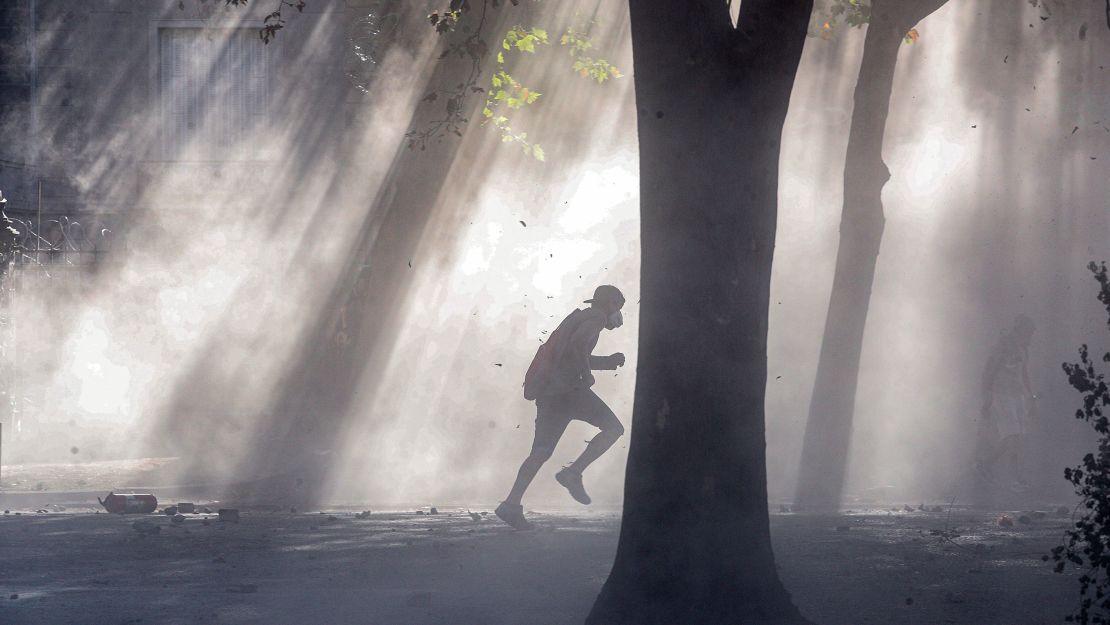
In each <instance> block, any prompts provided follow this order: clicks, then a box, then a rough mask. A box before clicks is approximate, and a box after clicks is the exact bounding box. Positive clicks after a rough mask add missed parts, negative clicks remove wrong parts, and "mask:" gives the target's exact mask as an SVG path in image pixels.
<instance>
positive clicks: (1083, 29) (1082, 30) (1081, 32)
mask: <svg viewBox="0 0 1110 625" xmlns="http://www.w3.org/2000/svg"><path fill="white" fill-rule="evenodd" d="M1086 38H1087V23H1086V22H1084V23H1083V25H1082V26H1080V27H1079V40H1080V41H1083V40H1084V39H1086Z"/></svg>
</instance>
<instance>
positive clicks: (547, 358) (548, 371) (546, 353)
mask: <svg viewBox="0 0 1110 625" xmlns="http://www.w3.org/2000/svg"><path fill="white" fill-rule="evenodd" d="M582 312H584V311H582V310H581V309H579V310H575V311H574V312H572V313H570V314H569V315H567V318H566V319H563V322H562V323H560V324H559V327H557V328H555V331H554V332H552V333H551V337H550V338H548V339H547V342H545V343H544V344H543V345H540V348H539V349H538V350H536V355H535V356H534V357H533V358H532V364H531V365H529V366H528V372H527V373H525V374H524V399H527V400H529V401H534V400H535V399H536V398H537V397H539V396H540V395H542V394H543V392H544V390H546V389H547V386H548V385H549V384H550V383H551V377H552V375H554V373H555V368H556V365H557V363H558V362H559V358H561V357H562V355H563V352H564V351H566V346H567V343H568V342H569V341H570V337H571V335H572V334H574V330H575V329H577V328H578V324H579V323H581V322H582V315H581V313H582Z"/></svg>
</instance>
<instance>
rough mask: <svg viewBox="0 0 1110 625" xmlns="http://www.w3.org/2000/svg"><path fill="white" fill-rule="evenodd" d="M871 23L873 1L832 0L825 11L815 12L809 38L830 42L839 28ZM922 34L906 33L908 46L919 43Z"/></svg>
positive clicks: (858, 26) (910, 31)
mask: <svg viewBox="0 0 1110 625" xmlns="http://www.w3.org/2000/svg"><path fill="white" fill-rule="evenodd" d="M870 23H871V0H831V2H830V4H829V5H828V6H827V8H825V9H820V10H817V9H815V10H814V11H813V18H812V20H811V23H810V28H809V36H811V37H819V38H821V39H825V40H829V39H832V38H833V37H835V36H836V32H837V30H838V27H840V25H841V24H843V25H844V26H845V27H847V28H862V27H863V26H864V25H865V24H870ZM918 37H920V34H919V33H918V32H917V29H916V28H912V29H910V30H909V32H907V33H906V36H905V42H906V43H907V44H913V43H917V39H918Z"/></svg>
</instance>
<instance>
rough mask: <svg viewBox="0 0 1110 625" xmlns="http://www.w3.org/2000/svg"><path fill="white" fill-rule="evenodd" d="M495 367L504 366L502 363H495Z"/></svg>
mask: <svg viewBox="0 0 1110 625" xmlns="http://www.w3.org/2000/svg"><path fill="white" fill-rule="evenodd" d="M493 366H495V367H500V366H502V365H501V363H499V362H495V363H493Z"/></svg>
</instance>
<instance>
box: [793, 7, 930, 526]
mask: <svg viewBox="0 0 1110 625" xmlns="http://www.w3.org/2000/svg"><path fill="white" fill-rule="evenodd" d="M945 1H946V0H926V1H923V2H918V3H917V4H916V5H910V4H909V3H908V2H912V0H894V1H890V0H886V1H884V0H875V1H874V2H873V4H872V19H871V23H870V24H869V25H868V27H867V36H866V39H865V41H864V47H863V60H862V62H861V63H860V69H859V78H858V79H857V82H856V91H855V109H854V110H853V112H852V125H851V129H850V131H849V135H848V152H847V158H846V160H845V164H844V206H843V212H842V214H841V221H840V247H839V249H838V251H837V256H836V273H835V274H834V276H833V287H832V293H831V295H830V298H829V309H828V314H827V316H826V317H825V333H824V336H823V338H822V341H821V355H820V359H819V361H818V363H817V378H816V380H815V381H814V386H813V395H812V397H811V400H810V406H809V420H808V422H807V424H806V433H805V443H804V446H803V450H802V464H801V473H800V476H799V481H798V492H797V503H798V506H799V507H800V508H801V509H804V510H810V511H816V512H832V511H836V510H837V509H838V508H839V506H840V499H841V495H842V493H843V490H844V478H845V473H846V471H847V462H848V453H849V446H850V443H851V437H852V418H853V415H854V412H855V403H856V385H857V382H858V379H859V365H860V352H861V351H862V348H863V332H864V328H865V326H866V324H867V312H868V308H869V306H870V303H871V287H872V284H873V282H874V278H875V266H876V264H877V263H878V259H879V248H880V245H881V243H882V238H883V227H884V225H885V222H886V218H885V217H884V215H883V201H882V191H883V186H884V185H885V184H886V182H887V180H889V179H890V171H889V170H888V169H887V166H886V163H884V162H883V154H882V150H883V134H884V131H885V129H886V120H887V115H888V113H889V111H890V95H891V91H892V89H893V86H894V70H895V67H896V66H897V63H898V51H899V49H900V48H901V47H902V41H903V38H904V37H905V35H906V32H907V31H908V30H909V29H910V28H912V27H913V26H914V25H915V24H916V23H917V22H918V21H920V20H921V19H923V18H924V17H926V16H928V15H929V14H930V13H932V12H933V11H935V10H936V9H938V8H939V7H940V6H942V5H943V4H944V3H945Z"/></svg>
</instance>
